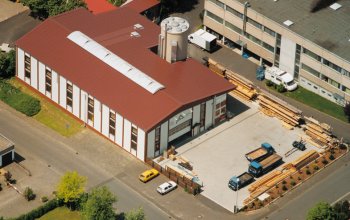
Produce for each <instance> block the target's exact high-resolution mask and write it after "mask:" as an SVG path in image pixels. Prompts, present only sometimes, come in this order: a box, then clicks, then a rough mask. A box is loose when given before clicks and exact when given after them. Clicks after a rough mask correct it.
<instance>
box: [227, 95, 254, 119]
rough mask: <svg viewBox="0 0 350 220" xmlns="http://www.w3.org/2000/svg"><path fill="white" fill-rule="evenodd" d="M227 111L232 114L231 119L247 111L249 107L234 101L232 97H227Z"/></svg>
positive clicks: (236, 100)
mask: <svg viewBox="0 0 350 220" xmlns="http://www.w3.org/2000/svg"><path fill="white" fill-rule="evenodd" d="M226 100H227V110H228V111H229V112H230V113H232V114H233V117H235V116H237V115H239V114H241V113H243V112H245V111H247V110H249V109H250V108H249V106H247V105H245V104H244V103H243V102H241V101H239V100H238V99H235V98H234V97H232V96H230V95H228V96H227V99H226Z"/></svg>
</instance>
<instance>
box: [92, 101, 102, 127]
mask: <svg viewBox="0 0 350 220" xmlns="http://www.w3.org/2000/svg"><path fill="white" fill-rule="evenodd" d="M94 128H95V129H96V130H97V131H101V103H100V101H98V100H97V99H94Z"/></svg>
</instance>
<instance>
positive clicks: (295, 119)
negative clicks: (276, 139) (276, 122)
mask: <svg viewBox="0 0 350 220" xmlns="http://www.w3.org/2000/svg"><path fill="white" fill-rule="evenodd" d="M258 100H259V105H260V110H261V112H263V113H264V114H266V115H268V116H275V117H277V118H279V119H280V120H282V121H283V122H284V123H285V124H288V125H290V126H293V127H295V126H299V123H300V120H301V113H302V112H301V111H300V110H299V109H296V108H295V107H293V106H291V105H289V104H288V103H286V102H284V101H282V100H280V99H278V98H276V97H274V96H271V95H269V94H267V93H260V94H259V96H258Z"/></svg>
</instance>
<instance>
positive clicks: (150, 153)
mask: <svg viewBox="0 0 350 220" xmlns="http://www.w3.org/2000/svg"><path fill="white" fill-rule="evenodd" d="M155 138H156V132H155V130H154V129H153V130H152V131H151V132H149V133H148V135H147V155H146V157H148V158H154V141H155Z"/></svg>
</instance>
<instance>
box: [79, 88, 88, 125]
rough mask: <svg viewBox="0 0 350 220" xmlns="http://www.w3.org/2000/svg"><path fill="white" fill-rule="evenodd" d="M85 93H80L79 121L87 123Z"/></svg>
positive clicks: (82, 91)
mask: <svg viewBox="0 0 350 220" xmlns="http://www.w3.org/2000/svg"><path fill="white" fill-rule="evenodd" d="M87 97H88V95H87V93H86V92H85V91H84V90H81V91H80V119H81V120H83V121H84V122H85V123H87V113H86V108H87Z"/></svg>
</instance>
